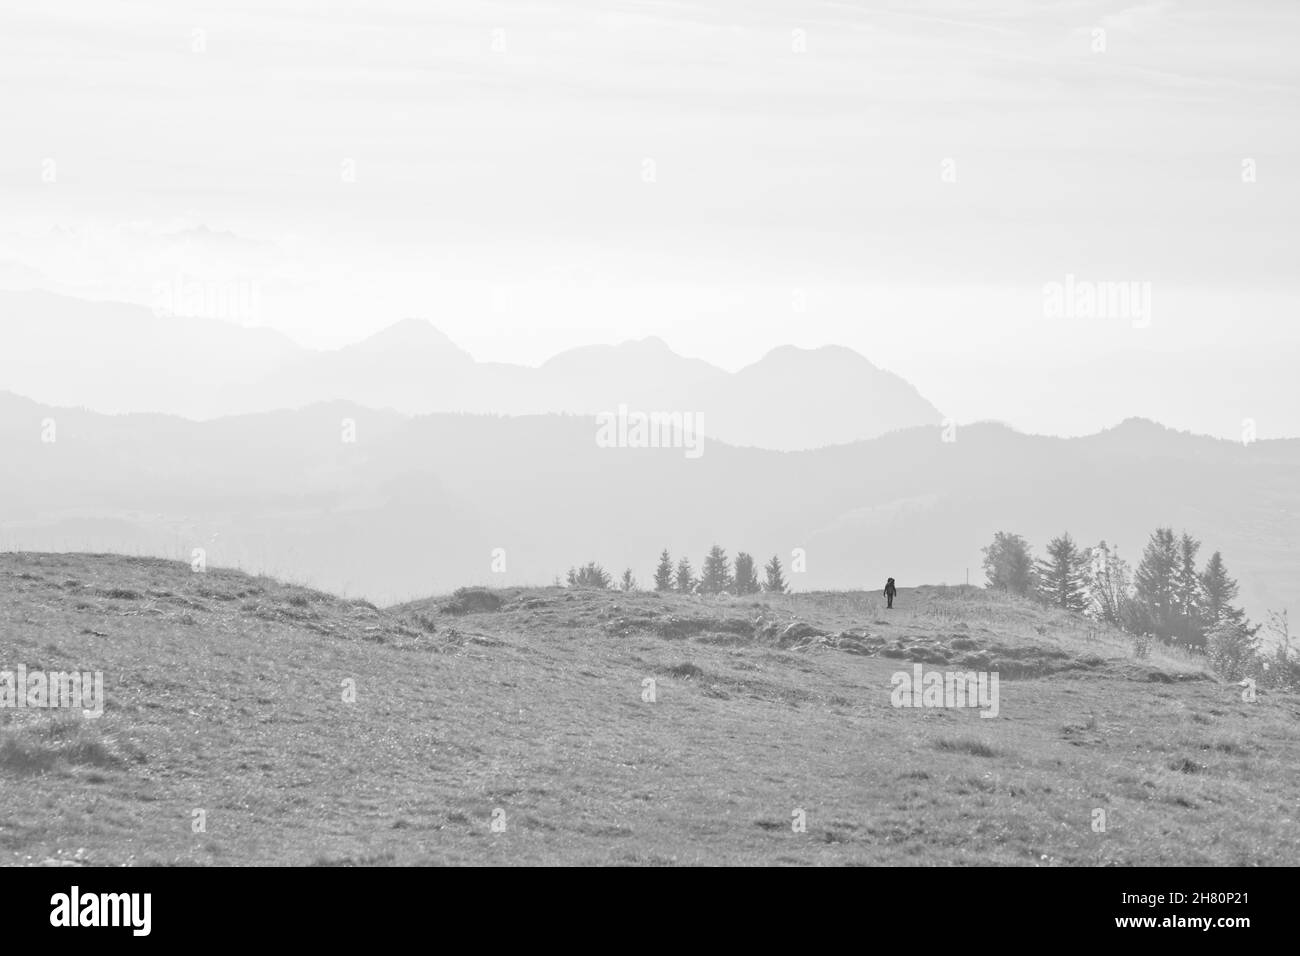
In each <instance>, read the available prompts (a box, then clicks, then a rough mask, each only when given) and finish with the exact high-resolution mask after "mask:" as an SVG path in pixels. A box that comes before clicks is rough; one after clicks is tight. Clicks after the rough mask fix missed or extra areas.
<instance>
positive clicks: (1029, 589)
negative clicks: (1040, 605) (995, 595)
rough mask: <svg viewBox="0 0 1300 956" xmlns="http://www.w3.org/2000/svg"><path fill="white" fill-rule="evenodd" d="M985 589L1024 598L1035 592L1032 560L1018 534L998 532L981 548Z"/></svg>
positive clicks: (1025, 544)
mask: <svg viewBox="0 0 1300 956" xmlns="http://www.w3.org/2000/svg"><path fill="white" fill-rule="evenodd" d="M984 576H985V578H986V579H987V586H988V587H990V588H994V589H996V590H1002V591H1010V592H1011V593H1012V594H1019V595H1022V596H1027V595H1029V594H1032V593H1033V591H1034V558H1033V555H1031V554H1030V552H1029V545H1028V544H1027V543H1026V542H1025V539H1024V538H1022V537H1020V535H1018V534H1011V533H1009V532H1006V531H999V532H997V533H996V534H995V535H994V536H993V543H992V544H990V545H989V546H988V547H987V548H985V549H984Z"/></svg>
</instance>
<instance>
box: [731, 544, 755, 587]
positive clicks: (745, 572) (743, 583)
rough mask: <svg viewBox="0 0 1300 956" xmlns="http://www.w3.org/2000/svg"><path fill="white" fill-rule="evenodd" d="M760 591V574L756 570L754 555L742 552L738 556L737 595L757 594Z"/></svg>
mask: <svg viewBox="0 0 1300 956" xmlns="http://www.w3.org/2000/svg"><path fill="white" fill-rule="evenodd" d="M758 589H759V585H758V573H757V572H756V571H755V569H754V558H753V556H752V555H749V554H746V553H745V552H744V551H740V552H738V553H737V554H736V593H737V594H757V593H758Z"/></svg>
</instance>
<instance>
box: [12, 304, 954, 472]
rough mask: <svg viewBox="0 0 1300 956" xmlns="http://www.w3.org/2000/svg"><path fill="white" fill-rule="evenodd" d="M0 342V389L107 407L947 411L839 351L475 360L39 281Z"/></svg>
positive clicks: (410, 339) (852, 433)
mask: <svg viewBox="0 0 1300 956" xmlns="http://www.w3.org/2000/svg"><path fill="white" fill-rule="evenodd" d="M0 340H2V341H3V343H4V348H3V349H0V387H2V388H8V389H10V390H12V391H14V392H16V393H18V394H20V395H25V396H28V397H30V398H33V399H35V400H37V401H42V402H48V403H51V404H58V405H78V406H84V407H86V408H90V409H93V410H96V411H101V412H111V413H120V412H165V413H170V414H177V415H181V416H183V417H187V418H195V419H210V418H216V417H220V416H223V415H231V414H249V413H255V412H266V411H272V410H277V409H294V408H304V407H307V406H309V405H313V404H317V403H321V402H330V401H349V402H355V403H357V404H360V405H364V406H367V407H371V408H391V409H393V410H395V411H400V412H404V413H408V414H427V413H433V412H471V413H490V414H504V415H535V414H543V413H571V414H580V415H595V414H599V413H601V412H614V411H616V410H617V409H618V408H619V406H624V405H625V406H627V407H628V408H629V409H632V410H635V411H642V412H669V413H672V412H679V413H687V412H689V413H692V414H694V415H698V416H700V419H699V421H700V422H701V431H703V432H704V433H705V434H707V435H709V436H711V437H714V438H718V439H720V440H723V441H726V442H728V443H731V444H735V445H746V446H754V447H759V448H769V449H776V450H798V449H807V448H817V447H821V446H825V445H831V444H839V443H844V442H851V441H857V440H860V439H864V438H874V437H877V436H879V435H883V434H885V433H887V432H890V431H894V430H896V429H900V428H908V427H913V426H916V425H934V424H937V423H938V422H939V421H940V420H941V418H942V416H941V415H940V412H939V410H938V409H936V408H935V407H934V406H933V405H932V404H930V402H928V401H926V399H925V398H923V397H922V396H921V395H920V394H919V393H918V392H917V390H916V389H915V388H913V387H912V386H911V385H909V384H908V383H907V382H905V381H904V380H903V379H901V378H899V377H898V376H897V375H894V374H892V373H890V372H887V371H885V370H883V369H880V368H878V367H876V366H875V365H873V364H872V363H871V362H869V361H867V359H865V358H863V357H862V356H861V355H859V354H857V353H856V352H853V351H851V350H849V349H844V348H838V347H825V348H818V349H798V348H793V347H788V346H787V347H783V348H778V349H775V350H773V351H772V352H769V353H768V354H767V355H766V356H764V357H763V358H762V359H761V360H759V361H758V362H755V363H754V364H752V365H750V366H747V367H745V368H743V369H741V370H740V371H738V372H736V373H734V374H733V373H730V372H727V371H725V370H723V369H720V368H718V367H716V366H713V365H710V364H709V363H707V362H703V361H699V360H697V359H690V358H684V357H683V356H681V355H678V354H676V353H675V352H673V351H672V350H671V349H670V348H669V347H668V346H667V345H666V344H665V343H664V342H663V341H662V340H660V339H657V338H647V339H642V340H640V341H634V342H625V343H623V344H621V345H614V346H592V347H587V348H579V349H574V350H571V351H568V352H564V353H562V354H560V355H557V356H555V357H554V358H552V359H550V360H549V361H547V362H545V363H543V364H542V365H541V366H540V367H538V368H531V367H526V366H518V365H507V364H500V363H491V362H479V361H476V360H475V359H474V357H473V356H471V355H470V354H469V353H468V352H466V351H464V350H463V349H461V348H459V347H457V346H456V345H455V344H454V343H453V342H452V341H451V340H450V339H448V338H447V337H446V336H445V335H443V334H442V333H441V332H439V331H438V330H437V329H436V328H434V327H433V326H432V325H431V324H430V323H428V322H426V321H424V320H420V319H406V320H403V321H401V322H398V323H396V324H395V325H392V326H390V327H388V328H386V329H384V330H382V331H381V332H379V333H377V334H375V335H372V336H370V337H369V338H367V339H365V340H363V341H361V342H358V343H356V344H354V345H350V346H347V347H345V348H341V349H337V350H332V351H318V350H312V349H304V348H300V347H298V346H297V345H295V344H294V343H293V342H291V341H290V340H289V339H287V338H286V337H285V336H283V335H280V334H278V333H275V332H272V331H269V330H265V329H256V328H244V327H241V326H239V325H236V324H234V323H231V322H225V321H220V320H214V319H199V318H160V317H157V316H155V315H153V314H152V313H151V312H150V311H149V310H148V309H144V308H142V307H137V306H129V305H121V304H109V303H94V302H85V301H81V300H77V299H70V298H65V297H60V296H55V295H51V294H48V293H0Z"/></svg>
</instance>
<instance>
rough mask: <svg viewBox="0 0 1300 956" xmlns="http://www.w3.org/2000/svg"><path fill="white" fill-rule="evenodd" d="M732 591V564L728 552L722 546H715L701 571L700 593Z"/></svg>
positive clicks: (706, 556)
mask: <svg viewBox="0 0 1300 956" xmlns="http://www.w3.org/2000/svg"><path fill="white" fill-rule="evenodd" d="M730 589H731V562H730V561H728V560H727V552H726V551H723V550H722V547H721V546H720V545H716V544H715V545H714V546H713V547H711V548H710V549H709V553H708V554H707V555H705V558H704V567H703V568H701V569H700V593H701V594H717V593H718V592H719V591H729V590H730Z"/></svg>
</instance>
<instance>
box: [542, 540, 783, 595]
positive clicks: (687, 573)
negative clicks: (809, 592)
mask: <svg viewBox="0 0 1300 956" xmlns="http://www.w3.org/2000/svg"><path fill="white" fill-rule="evenodd" d="M653 581H654V590H656V591H659V592H665V591H675V592H677V593H679V594H722V593H724V592H725V593H728V594H758V593H759V592H761V591H768V592H771V593H775V594H784V593H785V592H786V591H788V590H789V588H788V586H787V584H786V581H785V572H784V569H783V568H782V566H781V559H780V558H779V557H777V556H776V555H772V560H770V561H769V562H767V564H766V565H764V567H763V580H762V581H760V580H759V569H758V564H757V562H756V561H755V560H754V556H753V555H751V554H749V553H747V552H745V551H739V552H737V553H736V559H735V562H734V563H733V562H732V561H731V559H730V558H729V557H728V556H727V552H726V550H725V549H724V548H723V547H722V546H721V545H717V544H715V545H714V546H713V547H711V548H710V549H709V551H708V554H706V555H705V556H704V561H703V562H702V563H701V565H700V571H699V574H698V575H697V574H696V572H695V567H694V565H692V564H691V560H690V558H688V557H686V556H685V555H682V557H681V558H679V559H678V560H677V562H676V563H674V562H673V557H672V554H670V553H669V551H668V549H667V548H664V550H663V551H662V552H660V554H659V562H658V564H656V565H655V571H654V579H653ZM567 582H568V586H569V587H571V588H597V589H599V590H609V589H610V588H611V587H613V584H614V582H613V579H612V578H611V576H610V575H609V573H608V572H607V571H606V570H605V569H604V568H603V567H601V566H600V565H599V564H597V563H596V562H595V561H591V562H588V563H587V564H585V565H583V566H582V567H580V568H570V569H569V572H568V575H567ZM556 583H559V582H558V581H557V582H556ZM619 589H620V590H622V591H635V590H637V582H636V577H635V576H634V575H633V574H632V569H631V568H628V569H627V570H625V571H624V572H623V576H622V578H621V579H620V581H619Z"/></svg>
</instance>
